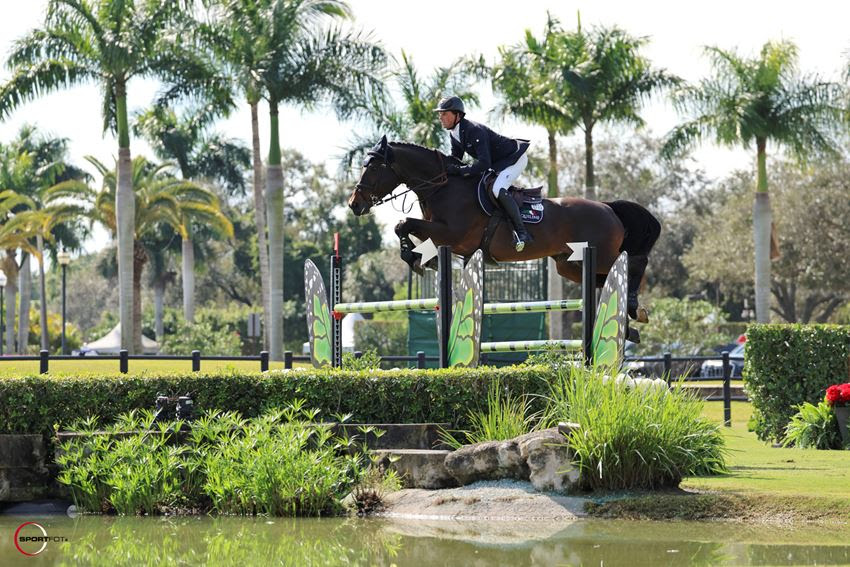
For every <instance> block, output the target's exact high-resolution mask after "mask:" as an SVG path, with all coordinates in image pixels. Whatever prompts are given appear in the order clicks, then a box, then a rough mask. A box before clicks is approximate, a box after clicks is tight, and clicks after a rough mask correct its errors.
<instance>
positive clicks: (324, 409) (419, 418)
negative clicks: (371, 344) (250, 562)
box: [0, 366, 551, 435]
mask: <svg viewBox="0 0 850 567" xmlns="http://www.w3.org/2000/svg"><path fill="white" fill-rule="evenodd" d="M550 373H551V370H549V369H548V368H546V367H543V366H534V367H513V368H504V369H494V368H481V369H449V370H427V371H423V370H394V371H339V370H337V371H330V370H296V371H290V372H280V371H278V372H274V371H273V372H270V373H268V374H260V373H247V374H246V373H218V374H201V373H198V374H168V375H167V374H152V375H141V376H126V377H115V376H96V375H90V376H62V375H50V374H48V375H44V376H38V375H35V376H25V377H20V378H5V379H0V433H43V434H45V435H49V434H50V433H51V432H52V431H53V426H54V424H58V425H59V426H60V427H67V426H68V425H69V424H70V423H71V422H72V421H74V420H76V419H78V418H85V417H89V416H91V415H97V416H100V417H101V419H102V421H101V423H108V422H112V421H113V420H114V419H115V417H116V416H117V415H119V414H121V413H124V412H127V411H129V410H132V409H136V408H149V409H153V407H154V400H155V399H156V396H157V394H159V393H162V394H167V395H183V394H186V393H190V394H191V395H192V398H193V400H194V402H195V409H196V412H201V411H204V410H206V409H221V410H235V411H238V412H240V413H241V414H242V415H243V416H244V417H254V416H257V415H260V414H261V413H263V411H264V410H266V409H268V408H272V407H283V406H286V405H288V404H289V403H290V402H291V401H292V400H294V399H296V398H300V399H304V400H305V401H306V406H307V407H310V408H316V409H319V410H320V411H321V414H320V416H321V417H322V418H324V419H328V420H330V419H333V416H334V414H352V416H353V419H352V421H354V422H359V423H405V422H407V423H421V422H446V423H452V424H454V425H455V426H457V427H463V428H466V427H468V426H469V424H468V422H467V420H468V415H467V414H468V411H469V410H470V409H483V408H484V407H486V403H487V390H488V387H489V385H490V382H491V381H492V380H493V379H496V378H498V379H499V380H500V381H501V383H502V384H503V385H504V386H505V387H507V388H510V390H511V391H512V392H515V393H517V394H521V393H529V394H544V395H545V394H546V393H547V392H548V391H549V390H548V382H547V377H548V376H549V374H550ZM533 403H534V404H535V407H534V408H533V409H534V410H535V411H536V410H539V409H542V403H543V402H542V400H541V399H540V398H539V397H535V398H534V401H533ZM537 406H541V407H537Z"/></svg>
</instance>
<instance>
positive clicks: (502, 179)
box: [493, 151, 528, 199]
mask: <svg viewBox="0 0 850 567" xmlns="http://www.w3.org/2000/svg"><path fill="white" fill-rule="evenodd" d="M527 154H528V152H527V151H526V152H525V153H524V154H522V155H521V156H520V158H519V159H518V160H517V162H516V163H515V164H513V165H511V166H508V167H506V168H505V169H503V170H502V171H500V172H499V175H498V176H497V177H496V181H494V182H493V195H495V197H496V198H497V199H498V198H499V191H501V190H502V189H507V188H508V187H510V186H511V183H513V182H514V181H516V178H517V177H519V176H520V174H521V173H522V172H523V171H524V170H525V166H527V165H528V155H527Z"/></svg>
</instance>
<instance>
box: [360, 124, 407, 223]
mask: <svg viewBox="0 0 850 567" xmlns="http://www.w3.org/2000/svg"><path fill="white" fill-rule="evenodd" d="M392 163H393V149H392V148H391V147H390V145H389V144H388V143H387V137H386V136H384V137H383V138H381V141H380V142H378V143H377V144H376V145H375V147H373V148H372V149H371V150H369V152H368V153H367V154H366V159H365V160H363V173H361V174H360V180H359V181H358V182H357V185H355V186H354V191H352V193H351V196H350V197H349V198H348V206H349V207H350V208H351V210H352V212H353V213H354V214H355V215H357V216H360V215H363V214H366V213H368V212H369V209H371V208H372V206H374V205H376V204H378V203H379V202H380V201H381V199H383V198H384V197H386V196H387V195H389V194H390V193H392V191H393V189H395V188H396V187H398V186H399V185H400V184H401V178H400V177H399V175H398V174H397V173H396V172H395V170H393V168H392Z"/></svg>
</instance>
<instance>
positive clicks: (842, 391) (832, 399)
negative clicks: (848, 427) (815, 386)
mask: <svg viewBox="0 0 850 567" xmlns="http://www.w3.org/2000/svg"><path fill="white" fill-rule="evenodd" d="M826 402H827V403H828V404H829V405H831V406H844V405H850V383H847V384H833V385H832V386H830V387H829V388H827V389H826Z"/></svg>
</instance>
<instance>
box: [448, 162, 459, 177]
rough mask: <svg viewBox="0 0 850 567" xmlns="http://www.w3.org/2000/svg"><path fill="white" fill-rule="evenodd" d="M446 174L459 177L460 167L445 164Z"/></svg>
mask: <svg viewBox="0 0 850 567" xmlns="http://www.w3.org/2000/svg"><path fill="white" fill-rule="evenodd" d="M446 174H448V175H460V166H459V165H457V164H454V163H447V164H446Z"/></svg>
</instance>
